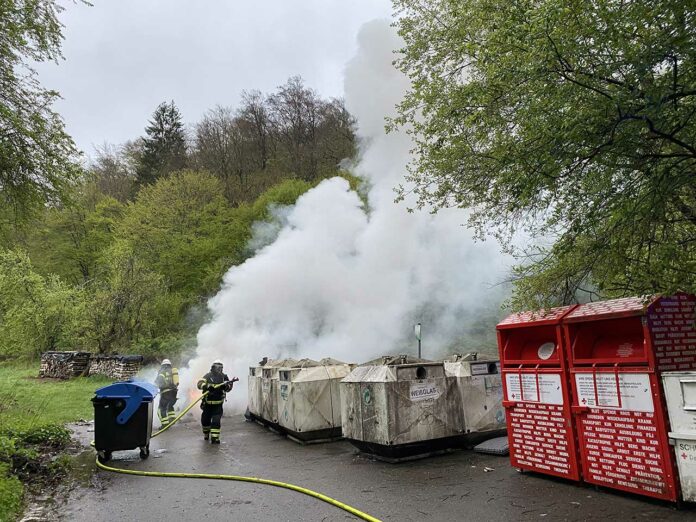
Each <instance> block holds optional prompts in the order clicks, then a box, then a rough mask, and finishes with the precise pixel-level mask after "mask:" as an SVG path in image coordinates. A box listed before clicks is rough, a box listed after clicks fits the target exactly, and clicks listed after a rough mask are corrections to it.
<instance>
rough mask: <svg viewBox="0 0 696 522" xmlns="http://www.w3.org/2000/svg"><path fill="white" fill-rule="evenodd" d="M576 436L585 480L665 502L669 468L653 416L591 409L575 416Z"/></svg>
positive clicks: (636, 412) (648, 413)
mask: <svg viewBox="0 0 696 522" xmlns="http://www.w3.org/2000/svg"><path fill="white" fill-rule="evenodd" d="M578 433H579V435H580V437H581V440H582V443H581V453H582V455H583V461H584V464H583V466H584V469H585V471H584V476H585V480H587V481H588V482H590V483H593V484H600V485H604V486H611V487H614V488H618V489H622V490H624V491H631V492H634V493H641V494H643V495H650V496H655V497H660V498H668V496H669V492H668V490H669V486H668V483H671V480H672V479H671V478H670V476H669V467H670V464H669V462H665V461H664V459H663V458H662V453H661V449H660V444H661V437H660V435H659V426H658V421H657V419H656V418H655V414H654V413H650V412H639V411H624V410H609V409H600V408H593V409H590V410H588V411H587V412H586V413H582V414H581V415H579V416H578ZM662 443H664V444H667V441H666V440H664V439H663V442H662Z"/></svg>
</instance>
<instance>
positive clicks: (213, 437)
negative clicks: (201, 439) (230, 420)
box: [210, 428, 220, 444]
mask: <svg viewBox="0 0 696 522" xmlns="http://www.w3.org/2000/svg"><path fill="white" fill-rule="evenodd" d="M210 442H211V443H213V444H220V428H212V429H211V430H210Z"/></svg>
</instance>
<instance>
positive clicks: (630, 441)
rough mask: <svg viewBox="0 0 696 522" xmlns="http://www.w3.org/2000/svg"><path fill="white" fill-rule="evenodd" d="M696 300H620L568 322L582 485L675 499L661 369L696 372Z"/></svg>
mask: <svg viewBox="0 0 696 522" xmlns="http://www.w3.org/2000/svg"><path fill="white" fill-rule="evenodd" d="M695 306H696V297H694V296H692V295H687V294H677V295H675V296H672V297H658V298H654V299H651V300H648V301H645V300H642V299H639V298H628V299H616V300H612V301H603V302H597V303H589V304H585V305H580V306H578V307H576V308H574V309H573V310H571V311H570V312H569V313H567V314H564V316H563V318H562V324H563V334H564V339H565V345H566V355H567V360H568V363H569V365H568V369H569V373H568V377H569V381H570V382H569V386H570V387H571V391H572V414H573V424H574V426H575V430H576V432H577V436H578V448H579V454H580V461H581V468H582V477H583V480H584V481H586V482H589V483H592V484H598V485H602V486H607V487H611V488H616V489H620V490H623V491H629V492H632V493H638V494H642V495H647V496H651V497H656V498H660V499H664V500H670V501H676V500H677V499H678V496H679V491H678V487H677V484H676V481H677V479H676V473H675V462H674V456H673V452H672V450H671V448H670V446H669V441H668V436H667V433H668V431H669V426H668V417H667V413H666V407H665V402H664V397H663V392H662V382H661V379H660V372H661V371H665V370H691V369H696V328H695V326H694V317H695V316H694V309H695Z"/></svg>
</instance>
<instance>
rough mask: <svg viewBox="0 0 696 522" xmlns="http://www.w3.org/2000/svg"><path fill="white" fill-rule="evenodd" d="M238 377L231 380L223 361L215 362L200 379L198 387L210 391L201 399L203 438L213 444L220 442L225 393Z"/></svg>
mask: <svg viewBox="0 0 696 522" xmlns="http://www.w3.org/2000/svg"><path fill="white" fill-rule="evenodd" d="M238 380H239V379H237V378H236V377H233V378H232V380H230V378H229V377H227V375H225V374H224V373H223V371H222V361H220V360H219V359H218V360H216V361H215V362H213V365H212V366H211V368H210V371H209V372H208V373H206V374H205V375H204V376H203V377H201V378H200V379H199V380H198V385H197V386H198V389H199V390H203V391H204V392H208V395H206V396H205V397H203V400H202V401H201V409H202V410H203V413H202V415H201V426H202V427H203V439H205V440H208V439H210V442H211V443H212V444H220V420H221V419H222V403H223V402H225V394H226V393H227V392H229V391H230V390H231V389H232V385H233V384H234V383H235V382H236V381H238Z"/></svg>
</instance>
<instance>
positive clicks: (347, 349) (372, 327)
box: [182, 21, 509, 409]
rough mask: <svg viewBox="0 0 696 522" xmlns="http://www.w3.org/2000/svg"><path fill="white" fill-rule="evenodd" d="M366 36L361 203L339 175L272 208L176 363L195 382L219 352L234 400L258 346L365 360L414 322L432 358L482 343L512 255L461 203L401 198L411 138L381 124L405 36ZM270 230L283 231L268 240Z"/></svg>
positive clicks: (261, 351) (393, 345)
mask: <svg viewBox="0 0 696 522" xmlns="http://www.w3.org/2000/svg"><path fill="white" fill-rule="evenodd" d="M358 41H359V51H358V54H357V55H356V56H355V58H354V59H353V60H351V61H350V62H349V63H348V65H347V67H346V72H345V98H346V104H347V107H348V110H350V111H351V113H352V114H353V115H354V116H355V117H356V118H357V120H358V134H359V136H360V139H361V143H362V147H361V155H360V160H359V162H358V164H357V165H356V166H355V167H354V168H353V169H352V170H353V172H354V173H355V174H356V175H357V176H359V177H361V178H363V179H364V180H366V183H367V185H366V186H367V187H368V188H367V192H366V194H367V198H366V199H367V201H366V202H365V201H363V200H362V199H361V197H360V196H359V195H358V194H357V193H355V192H354V191H351V190H350V188H349V184H348V182H347V181H346V180H345V179H343V178H333V179H329V180H326V181H323V182H322V183H320V184H319V185H318V186H317V187H316V188H314V189H312V190H310V191H309V192H307V193H305V194H304V195H303V196H302V197H300V198H299V199H298V201H297V203H296V204H295V206H294V207H291V208H289V209H282V211H281V212H278V213H276V216H277V219H278V220H279V221H278V223H280V226H279V227H276V228H275V229H274V228H273V227H272V226H271V227H264V226H261V227H259V228H258V230H259V233H260V234H263V235H264V237H262V238H257V239H255V240H254V241H255V243H254V244H255V245H257V246H258V245H265V246H261V247H260V248H259V249H258V250H257V251H256V255H255V256H254V257H253V258H251V259H249V260H247V261H246V262H245V263H243V264H242V265H239V266H234V267H232V268H231V269H230V270H229V271H228V272H227V274H226V275H225V277H224V282H223V285H222V288H221V290H220V292H219V293H218V294H217V295H216V296H215V297H214V298H212V299H211V300H210V301H209V303H208V306H209V309H210V311H211V314H212V320H211V321H210V322H209V323H208V324H206V325H204V326H203V327H202V328H201V329H200V331H199V333H198V340H197V341H198V347H197V352H196V356H195V357H194V359H193V360H192V361H191V363H190V365H189V370H190V371H184V372H182V384H183V385H187V384H189V383H191V382H194V381H195V380H196V379H198V378H199V377H200V376H201V375H203V374H204V373H206V372H207V371H208V370H209V368H210V365H211V363H212V361H213V360H215V359H218V358H219V359H222V360H223V361H224V364H225V372H226V373H227V374H228V375H229V376H230V377H232V376H233V375H236V376H238V377H240V378H241V382H240V383H238V384H237V385H235V389H234V390H233V391H232V393H231V394H230V395H229V399H230V401H232V404H233V405H234V406H235V408H236V409H243V408H244V407H245V406H246V375H247V373H248V368H249V366H252V365H255V364H256V363H257V362H258V361H259V360H260V359H261V358H262V357H263V356H268V357H271V358H280V357H293V358H303V357H309V358H313V359H320V358H323V357H334V358H337V359H340V360H343V361H346V362H355V363H361V362H365V361H367V360H368V359H371V358H373V357H376V356H379V355H382V354H387V353H406V352H409V353H412V354H415V351H416V346H417V345H416V342H415V339H414V336H413V325H414V324H415V323H417V322H421V323H422V324H423V356H424V357H426V358H428V357H435V356H439V355H443V354H444V353H445V352H447V351H451V350H460V351H461V350H466V351H472V350H477V349H480V348H481V347H479V346H461V345H458V344H457V342H458V340H460V339H462V338H471V337H472V331H473V330H474V329H475V328H476V322H477V320H478V319H479V318H480V317H481V315H482V314H486V313H488V314H490V310H491V309H492V310H495V309H497V307H498V306H499V304H500V301H501V297H502V295H501V294H502V293H503V292H502V290H501V289H500V288H499V287H495V286H494V285H495V284H496V283H498V282H499V281H501V280H502V279H503V278H504V276H505V273H506V270H507V265H508V264H509V261H508V260H507V259H505V258H504V257H503V256H502V255H501V254H500V253H499V251H498V248H497V244H495V243H494V242H487V243H481V242H478V243H476V242H474V240H473V239H472V234H471V233H470V232H469V231H468V230H467V229H466V228H464V227H462V224H463V223H465V222H466V219H467V216H466V213H465V212H464V211H462V210H457V209H451V210H445V211H441V212H439V213H437V214H435V215H432V214H430V213H429V212H428V211H427V210H424V211H418V212H414V213H409V212H408V211H407V209H408V207H409V206H412V205H413V201H410V202H409V201H408V200H407V201H406V202H405V203H401V204H395V203H394V198H395V193H394V190H393V189H394V187H395V186H397V185H399V184H400V183H403V181H404V176H405V174H406V164H407V163H408V161H409V150H410V149H411V148H412V142H411V140H410V138H409V137H408V136H407V135H406V134H405V133H390V134H386V133H385V130H384V125H385V120H384V118H385V116H388V115H392V114H393V113H394V107H395V105H396V104H397V103H398V102H399V100H400V99H401V97H402V95H403V93H404V92H405V90H406V88H407V87H408V83H407V79H406V78H405V77H404V76H403V75H402V74H401V73H399V72H398V71H397V70H396V69H394V67H393V65H392V61H393V60H394V54H393V52H394V50H395V49H398V48H399V47H400V45H401V42H400V41H399V39H398V37H397V36H396V35H395V32H394V30H393V29H392V28H391V27H389V24H388V22H386V21H375V22H371V23H368V24H366V25H365V26H363V28H362V30H361V31H360V34H359V37H358ZM366 203H367V204H366ZM269 230H271V231H273V235H274V236H275V235H276V234H277V236H276V237H275V240H274V241H272V242H270V244H269V240H268V237H267V236H268V233H269Z"/></svg>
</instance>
